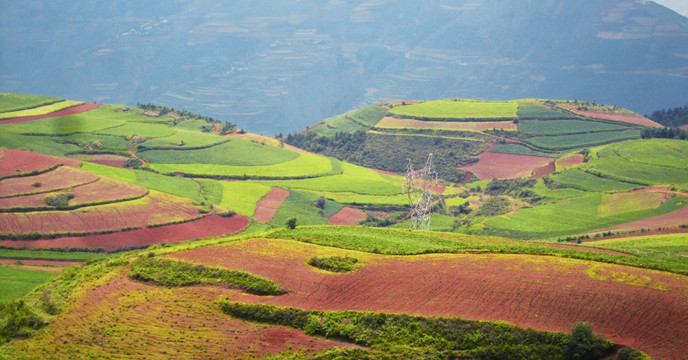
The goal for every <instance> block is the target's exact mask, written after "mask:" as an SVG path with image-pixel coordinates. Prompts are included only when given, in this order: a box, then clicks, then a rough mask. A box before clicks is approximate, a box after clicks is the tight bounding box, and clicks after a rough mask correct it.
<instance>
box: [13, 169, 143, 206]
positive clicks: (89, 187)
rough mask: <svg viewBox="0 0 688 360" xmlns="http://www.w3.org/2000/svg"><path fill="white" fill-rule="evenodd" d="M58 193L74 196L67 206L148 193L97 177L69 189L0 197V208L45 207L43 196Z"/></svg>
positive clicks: (114, 200) (135, 197) (127, 198)
mask: <svg viewBox="0 0 688 360" xmlns="http://www.w3.org/2000/svg"><path fill="white" fill-rule="evenodd" d="M58 194H72V195H74V198H73V199H71V200H69V203H68V206H70V207H71V206H87V205H94V204H106V203H113V202H119V201H125V200H132V199H137V198H140V197H143V196H145V195H146V194H148V189H146V188H144V187H142V186H137V185H132V184H128V183H125V182H121V181H117V180H112V179H108V178H105V177H101V178H99V179H98V180H97V181H93V182H90V183H88V184H84V185H81V186H71V191H68V192H65V191H62V192H55V193H45V194H36V195H24V196H15V197H11V198H0V208H2V209H11V208H24V209H30V208H38V209H44V208H45V207H46V202H45V200H44V199H45V198H46V197H49V196H56V195H58Z"/></svg>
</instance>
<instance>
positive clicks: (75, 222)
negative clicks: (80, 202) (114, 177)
mask: <svg viewBox="0 0 688 360" xmlns="http://www.w3.org/2000/svg"><path fill="white" fill-rule="evenodd" d="M198 215H199V211H198V209H197V208H196V207H194V206H193V205H192V204H191V200H188V199H183V200H180V198H177V197H174V196H172V195H168V194H165V193H151V194H150V195H149V196H146V197H144V198H142V199H137V200H133V201H127V202H121V203H114V204H106V205H99V206H90V207H83V208H79V209H76V210H71V211H44V212H28V213H0V229H2V232H3V233H15V234H27V233H32V232H38V233H41V234H50V233H55V234H61V233H62V234H64V233H88V232H91V233H92V232H102V231H108V230H121V229H124V228H128V227H146V226H148V225H157V224H165V223H170V222H177V221H182V220H190V219H193V218H195V217H197V216H198Z"/></svg>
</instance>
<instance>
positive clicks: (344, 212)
mask: <svg viewBox="0 0 688 360" xmlns="http://www.w3.org/2000/svg"><path fill="white" fill-rule="evenodd" d="M367 216H368V215H367V214H366V213H365V211H363V210H360V209H354V208H350V207H343V208H342V209H341V210H339V211H338V212H337V213H336V214H334V215H332V216H330V221H329V223H330V225H357V224H358V223H359V222H361V221H363V220H365V219H366V217H367Z"/></svg>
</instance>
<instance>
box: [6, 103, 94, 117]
mask: <svg viewBox="0 0 688 360" xmlns="http://www.w3.org/2000/svg"><path fill="white" fill-rule="evenodd" d="M83 103H84V102H83V101H72V100H64V101H60V102H56V103H54V104H50V105H44V106H39V107H35V108H32V109H26V110H17V111H8V112H3V113H0V119H10V118H15V117H23V116H35V115H45V114H50V113H53V112H56V111H60V110H64V109H66V108H70V107H73V106H76V105H80V104H83Z"/></svg>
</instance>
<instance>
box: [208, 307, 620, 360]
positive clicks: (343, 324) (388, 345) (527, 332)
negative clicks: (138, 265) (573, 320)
mask: <svg viewBox="0 0 688 360" xmlns="http://www.w3.org/2000/svg"><path fill="white" fill-rule="evenodd" d="M220 309H221V311H222V312H224V313H225V314H228V315H231V316H233V317H236V318H239V319H244V320H250V321H258V322H262V323H268V324H275V325H284V326H289V327H293V328H296V329H300V330H303V331H304V332H305V333H306V334H308V335H314V336H323V337H326V338H330V339H339V340H344V341H348V342H352V343H356V344H359V345H363V346H367V347H369V348H370V349H367V350H366V352H367V353H360V352H355V353H353V354H349V353H347V354H339V356H346V357H347V358H349V357H351V356H355V357H356V358H368V359H382V358H413V359H456V358H466V359H469V358H470V359H562V360H563V359H573V358H575V359H588V358H590V357H587V356H597V355H599V357H597V358H596V359H601V358H604V356H608V355H610V353H611V351H612V350H613V346H612V343H611V342H609V341H605V340H603V339H602V338H601V337H600V336H599V335H594V334H592V333H591V332H588V330H590V331H591V328H589V325H588V324H583V325H580V324H579V325H576V327H575V328H574V331H573V332H572V333H571V334H563V333H552V332H546V331H538V330H534V329H523V328H518V327H516V326H512V325H509V324H507V323H503V322H498V323H494V322H488V321H470V320H463V319H458V318H430V317H423V316H412V315H406V314H385V313H366V312H356V311H344V312H334V311H332V312H329V311H328V312H322V311H307V310H301V309H298V308H286V307H285V308H282V307H277V306H273V305H259V304H245V303H240V302H230V301H227V300H222V301H221V302H220ZM577 341H583V343H580V344H578V343H576V342H577ZM338 351H340V350H338ZM327 356H329V355H327ZM327 356H325V358H329V357H327ZM570 356H573V357H570ZM333 358H336V356H335V357H333Z"/></svg>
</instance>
